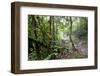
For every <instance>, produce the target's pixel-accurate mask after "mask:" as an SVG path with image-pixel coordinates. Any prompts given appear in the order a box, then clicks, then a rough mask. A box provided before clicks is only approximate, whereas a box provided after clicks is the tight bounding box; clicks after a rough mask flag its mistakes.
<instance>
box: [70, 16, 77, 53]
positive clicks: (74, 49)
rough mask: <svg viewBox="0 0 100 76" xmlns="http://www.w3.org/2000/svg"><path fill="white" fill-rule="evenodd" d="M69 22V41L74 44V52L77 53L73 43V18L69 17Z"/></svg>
mask: <svg viewBox="0 0 100 76" xmlns="http://www.w3.org/2000/svg"><path fill="white" fill-rule="evenodd" d="M69 22H70V34H69V39H70V42H71V44H72V48H73V50H74V51H76V48H75V45H74V42H73V40H72V28H73V26H72V18H71V17H69Z"/></svg>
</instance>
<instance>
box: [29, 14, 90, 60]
mask: <svg viewBox="0 0 100 76" xmlns="http://www.w3.org/2000/svg"><path fill="white" fill-rule="evenodd" d="M87 25H88V19H87V17H71V16H42V15H41V16H40V15H28V38H31V40H32V41H31V42H29V43H28V45H29V46H28V48H29V49H28V59H29V60H51V59H57V57H58V55H60V54H61V55H63V53H64V52H68V51H71V49H73V47H74V50H75V49H76V47H75V46H76V44H75V43H74V42H75V41H76V42H77V43H78V42H79V41H80V40H81V39H83V41H84V40H85V41H86V38H87V32H88V27H87ZM84 38H85V39H84ZM77 40H78V41H77ZM77 57H79V55H78V54H77V55H75V58H77Z"/></svg>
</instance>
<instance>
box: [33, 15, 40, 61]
mask: <svg viewBox="0 0 100 76" xmlns="http://www.w3.org/2000/svg"><path fill="white" fill-rule="evenodd" d="M32 26H33V29H34V35H35V37H34V38H35V39H37V38H38V36H37V31H36V28H37V22H36V20H35V16H33V15H32ZM35 50H36V54H37V59H38V60H40V59H41V54H40V50H39V45H38V43H37V42H35Z"/></svg>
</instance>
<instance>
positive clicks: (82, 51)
mask: <svg viewBox="0 0 100 76" xmlns="http://www.w3.org/2000/svg"><path fill="white" fill-rule="evenodd" d="M73 41H75V40H73ZM68 45H69V44H68ZM68 45H67V46H68ZM74 45H75V48H76V50H74V49H72V48H69V50H68V51H66V50H65V51H63V52H62V53H59V54H58V55H57V58H58V59H74V58H75V59H76V58H87V57H88V47H87V43H86V41H82V40H80V41H78V42H75V44H74ZM67 46H66V47H67Z"/></svg>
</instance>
